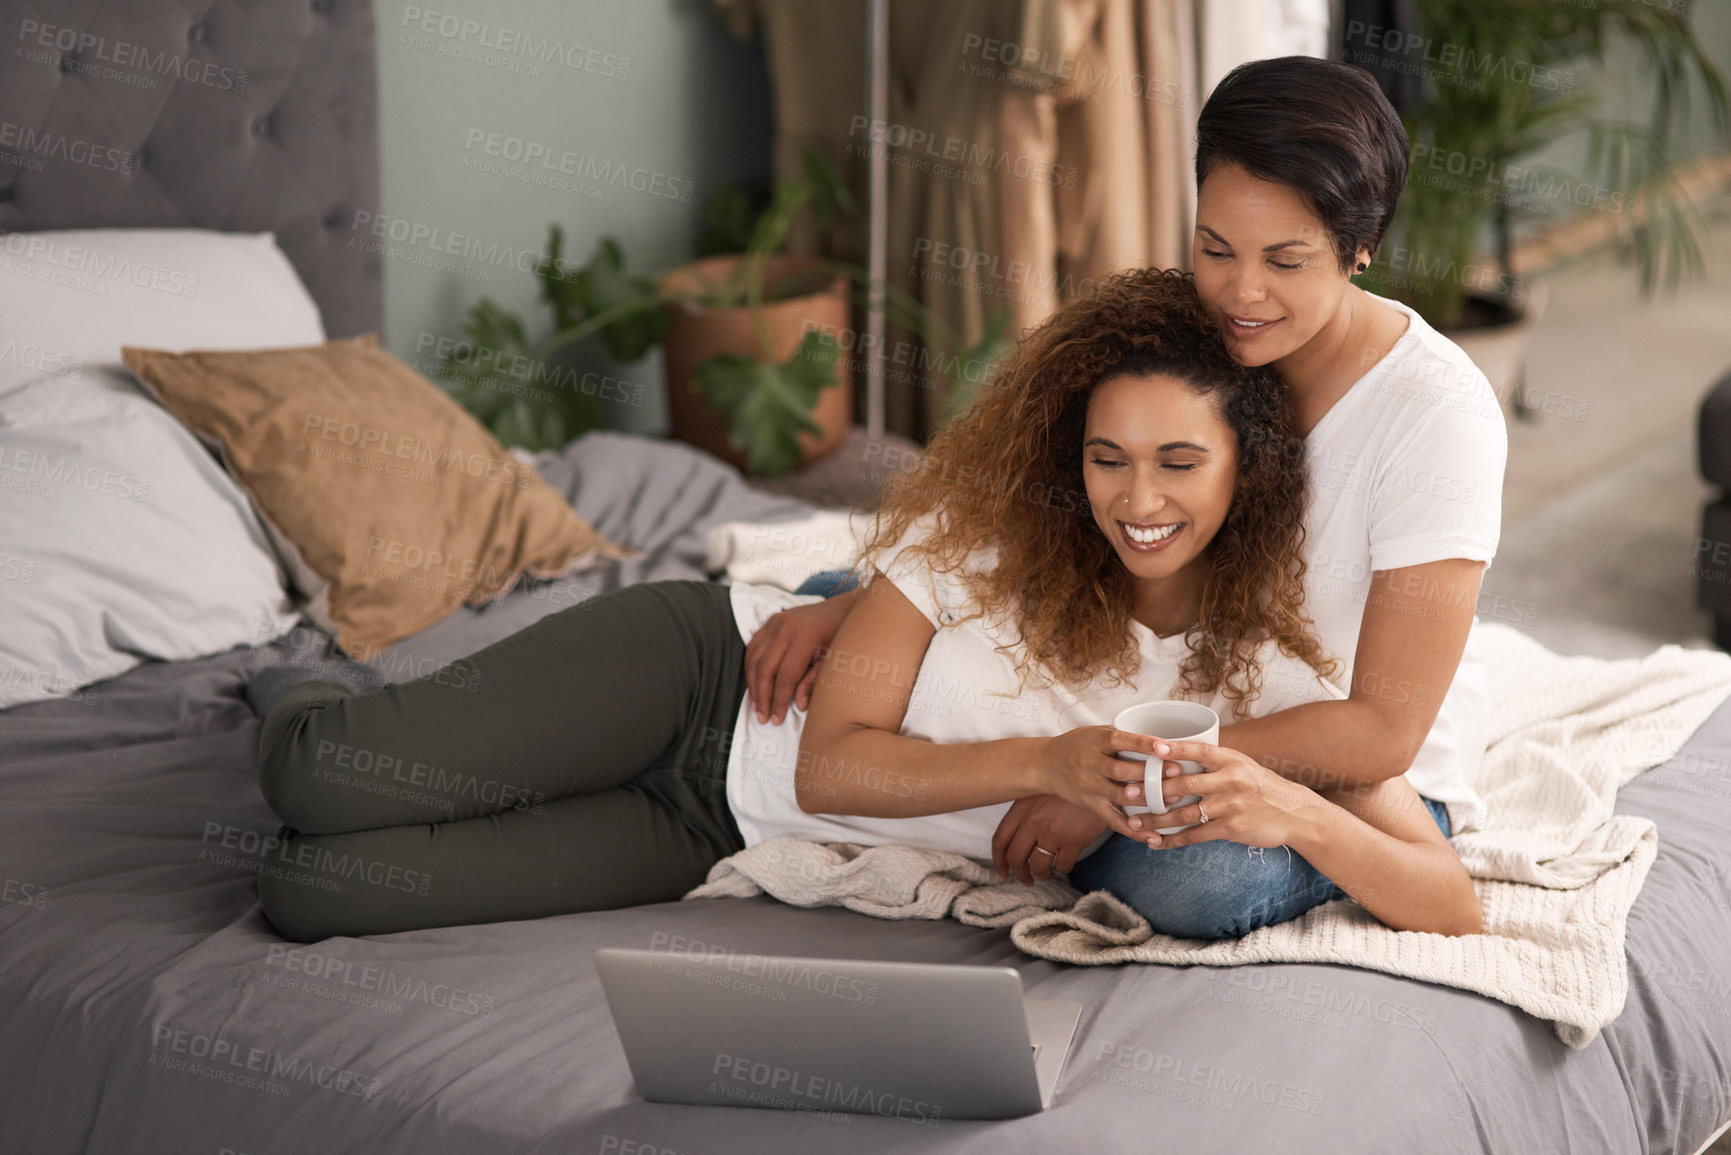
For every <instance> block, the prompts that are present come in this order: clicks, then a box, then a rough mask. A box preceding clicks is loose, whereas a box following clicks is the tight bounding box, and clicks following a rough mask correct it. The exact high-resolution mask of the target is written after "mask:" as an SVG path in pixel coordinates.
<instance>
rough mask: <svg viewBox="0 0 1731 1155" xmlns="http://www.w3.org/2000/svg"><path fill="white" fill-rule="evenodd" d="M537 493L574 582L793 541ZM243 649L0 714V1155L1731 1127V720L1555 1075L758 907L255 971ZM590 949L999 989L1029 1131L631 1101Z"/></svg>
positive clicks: (1439, 1037) (446, 634) (289, 956)
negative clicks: (890, 970)
mask: <svg viewBox="0 0 1731 1155" xmlns="http://www.w3.org/2000/svg"><path fill="white" fill-rule="evenodd" d="M687 458H691V459H692V460H687ZM546 470H547V472H548V474H549V475H550V476H552V477H553V478H554V479H555V481H556V483H558V484H560V485H561V487H562V488H564V487H566V486H567V484H570V485H575V484H576V483H577V481H578V480H579V479H581V481H582V485H581V486H579V487H578V488H577V490H576V491H575V492H576V496H577V502H578V506H579V508H581V509H583V510H584V512H585V513H587V514H589V515H590V516H591V517H593V518H594V519H595V520H596V522H597V524H599V525H601V527H602V528H603V529H605V530H608V531H610V532H615V533H619V534H620V536H621V537H624V538H627V539H630V540H634V541H635V542H636V543H637V544H649V543H650V541H651V539H655V540H656V546H655V550H654V552H653V553H652V555H651V556H650V557H649V558H646V559H645V560H644V561H643V562H642V563H640V564H639V566H638V568H637V569H636V570H633V571H627V572H626V573H625V574H621V575H612V576H611V577H608V578H604V579H600V580H605V581H613V580H621V579H624V578H630V579H633V580H635V579H639V578H645V577H651V576H692V575H693V573H694V572H695V568H696V564H697V561H698V559H699V558H700V555H701V544H700V541H699V542H698V543H696V544H695V545H694V543H693V540H692V538H693V535H694V534H697V533H698V531H699V529H700V527H701V526H703V525H706V524H709V523H710V522H712V521H714V520H717V519H720V520H726V519H729V516H730V514H729V511H730V510H749V512H747V513H746V514H745V515H746V516H764V517H779V516H782V515H792V514H797V513H798V512H800V510H799V508H798V507H797V506H792V505H790V504H789V503H779V504H778V503H776V502H774V501H767V500H766V499H762V498H760V497H759V496H758V495H755V494H752V493H750V492H749V491H746V490H744V489H742V488H741V487H740V486H739V485H738V482H737V479H736V478H731V477H730V476H729V475H728V471H726V470H725V469H723V468H722V467H719V466H713V465H712V463H710V462H708V461H707V460H704V459H700V458H696V457H695V455H691V454H685V453H684V451H674V452H669V451H668V447H662V446H653V445H648V444H647V443H637V442H633V441H632V440H631V439H623V438H603V439H600V440H596V439H593V438H592V439H588V440H587V441H586V442H583V443H579V444H578V445H576V446H573V447H571V448H570V449H569V450H568V451H567V452H566V454H564V455H563V456H562V457H561V458H560V460H558V461H556V462H552V463H549V464H548V465H547V466H546ZM562 471H568V472H562ZM569 491H570V490H568V492H569ZM760 503H762V504H760ZM627 530H630V531H631V532H626V531H627ZM644 530H653V531H654V532H651V533H649V534H648V535H647V536H644V535H643V533H642V532H641V531H644ZM586 580H587V581H590V582H594V581H597V580H598V577H596V576H592V577H591V578H589V579H586ZM581 588H582V587H579V588H578V589H576V590H573V591H570V592H571V593H572V594H575V593H576V592H579V591H580V589H581ZM565 596H566V595H559V596H558V598H557V599H555V598H554V597H551V596H540V597H537V596H535V594H534V591H532V590H527V591H526V590H519V591H517V592H515V593H513V594H512V595H510V597H509V598H508V599H506V601H504V602H501V603H499V604H497V605H495V606H493V607H489V608H488V609H486V610H483V611H480V612H478V613H475V612H469V611H465V612H464V613H463V614H460V615H458V616H457V618H455V619H453V620H452V621H450V622H447V623H445V624H444V625H442V626H441V627H438V628H436V629H435V630H433V631H430V632H429V633H428V634H427V635H424V636H423V637H421V638H418V639H414V640H412V641H411V643H409V644H407V645H406V646H405V647H402V648H401V649H400V650H399V651H396V653H398V654H399V656H401V657H402V659H403V661H402V663H401V664H402V666H403V668H404V669H407V668H408V667H409V666H411V665H413V664H415V663H420V662H424V661H430V660H445V659H446V658H449V657H455V656H458V654H459V653H461V652H465V647H466V648H467V649H471V650H472V649H473V648H476V647H477V646H479V645H481V644H485V643H486V642H488V641H491V640H493V639H494V638H496V637H500V636H503V635H504V634H507V633H509V632H511V631H512V630H514V629H516V628H520V627H521V626H522V625H524V624H527V622H528V621H531V620H533V619H534V618H535V617H537V616H540V614H542V613H544V612H550V610H551V609H557V608H560V605H562V604H565V603H564V601H563V598H564V597H565ZM529 603H533V604H529ZM281 648H282V647H281V646H280V645H279V646H278V647H277V650H278V651H279V654H278V655H277V656H280V650H281ZM271 656H272V655H268V654H266V653H265V652H264V650H240V651H235V652H232V653H229V654H225V655H221V656H218V657H214V658H209V659H205V660H201V661H195V662H178V663H171V664H149V665H146V666H143V667H140V668H139V669H137V670H135V671H133V672H131V673H130V674H127V675H126V676H124V677H121V678H118V679H115V680H114V681H112V682H110V683H108V684H106V685H104V686H102V687H100V688H98V689H97V690H96V692H94V693H92V694H89V695H87V696H84V697H83V698H81V699H80V700H71V701H61V702H54V703H44V704H37V705H31V706H25V707H19V708H15V709H13V710H10V711H6V712H0V1152H6V1153H8V1155H10V1153H12V1152H28V1153H31V1155H35V1153H43V1155H48V1153H57V1152H74V1151H89V1152H97V1153H109V1152H113V1153H126V1155H137V1153H145V1155H155V1153H158V1152H161V1153H169V1152H174V1153H181V1152H199V1153H210V1155H218V1153H220V1152H223V1151H230V1152H236V1153H244V1155H271V1153H290V1152H292V1153H295V1155H305V1153H308V1152H378V1153H386V1152H392V1153H394V1152H401V1153H404V1155H410V1153H412V1155H439V1153H477V1155H480V1153H486V1155H494V1153H499V1152H549V1153H551V1152H561V1153H563V1152H576V1151H591V1152H594V1151H599V1152H602V1153H607V1152H614V1153H618V1155H651V1153H655V1155H662V1153H666V1152H677V1153H680V1155H705V1153H720V1152H805V1151H815V1150H824V1151H835V1152H877V1151H883V1150H886V1149H894V1150H898V1151H901V1150H906V1151H945V1152H980V1153H990V1155H1005V1153H1009V1152H1050V1151H1060V1150H1063V1151H1088V1152H1117V1151H1125V1152H1129V1151H1138V1152H1140V1151H1151V1150H1153V1151H1198V1152H1214V1151H1222V1152H1226V1151H1230V1152H1240V1151H1253V1150H1266V1151H1279V1152H1283V1153H1284V1152H1329V1153H1331V1155H1333V1153H1337V1152H1343V1151H1345V1152H1354V1151H1364V1152H1391V1151H1424V1152H1432V1151H1435V1152H1469V1151H1487V1152H1488V1151H1495V1152H1510V1153H1519V1155H1536V1153H1543V1152H1576V1153H1580V1152H1619V1153H1620V1152H1664V1153H1678V1155H1687V1153H1689V1152H1693V1151H1695V1150H1696V1149H1697V1148H1698V1147H1699V1146H1700V1145H1701V1144H1702V1142H1703V1141H1704V1140H1705V1139H1706V1138H1707V1137H1708V1136H1709V1135H1710V1134H1712V1132H1713V1131H1714V1130H1715V1128H1716V1126H1717V1124H1718V1123H1720V1122H1721V1121H1723V1120H1724V1119H1726V1118H1728V1117H1731V1089H1728V1085H1731V999H1728V997H1727V996H1728V994H1731V897H1728V896H1731V839H1728V838H1727V837H1726V835H1725V829H1726V827H1727V825H1728V824H1731V710H1721V711H1719V713H1717V714H1716V715H1715V716H1714V717H1713V718H1712V719H1711V720H1710V721H1709V722H1708V723H1707V724H1706V725H1705V726H1703V727H1702V729H1701V730H1700V732H1698V733H1697V734H1696V735H1695V736H1694V737H1693V738H1692V739H1691V741H1690V742H1689V744H1688V746H1687V747H1686V748H1685V750H1684V752H1683V753H1682V754H1681V755H1679V757H1678V758H1676V759H1674V760H1673V761H1672V762H1671V763H1668V764H1667V765H1666V766H1665V767H1662V768H1659V769H1656V770H1654V771H1652V772H1650V773H1648V774H1646V775H1644V776H1643V777H1642V778H1640V779H1638V780H1637V781H1636V782H1635V783H1633V784H1632V785H1631V786H1629V787H1628V788H1627V789H1626V790H1624V791H1623V795H1622V797H1621V799H1620V802H1619V809H1620V810H1621V811H1623V812H1625V813H1632V814H1642V815H1647V816H1649V817H1651V818H1653V819H1654V820H1655V821H1656V822H1657V823H1658V825H1659V830H1660V835H1661V848H1660V852H1659V857H1658V860H1657V862H1656V863H1655V865H1654V867H1653V870H1652V873H1651V875H1650V877H1649V879H1648V881H1647V884H1646V887H1645V889H1644V891H1643V892H1642V894H1641V896H1640V899H1639V901H1638V902H1637V903H1636V905H1635V908H1634V911H1633V913H1632V915H1631V917H1630V920H1629V934H1628V955H1629V962H1630V969H1631V983H1630V991H1629V1001H1628V1006H1627V1008H1626V1009H1625V1010H1624V1012H1623V1014H1622V1016H1621V1017H1620V1018H1619V1019H1618V1020H1617V1021H1616V1023H1614V1024H1613V1025H1612V1026H1611V1028H1610V1029H1609V1030H1607V1031H1606V1032H1605V1033H1604V1034H1603V1035H1602V1036H1601V1037H1600V1038H1599V1039H1598V1040H1597V1041H1595V1042H1594V1043H1593V1044H1592V1045H1591V1046H1589V1047H1588V1048H1586V1049H1585V1050H1583V1051H1579V1052H1576V1051H1571V1050H1569V1049H1568V1048H1567V1047H1565V1046H1563V1045H1562V1044H1561V1043H1560V1042H1558V1040H1557V1039H1556V1037H1555V1035H1554V1034H1553V1033H1552V1031H1551V1028H1550V1027H1549V1026H1548V1025H1547V1024H1545V1023H1542V1022H1539V1021H1537V1020H1535V1019H1533V1018H1531V1017H1529V1016H1527V1015H1525V1014H1524V1013H1522V1012H1520V1011H1517V1010H1514V1009H1513V1008H1510V1007H1507V1006H1504V1005H1502V1004H1500V1003H1496V1002H1493V1001H1491V1000H1488V999H1484V998H1481V997H1479V996H1476V995H1472V994H1468V993H1465V992H1462V991H1457V990H1452V989H1449V988H1445V987H1438V986H1432V985H1428V984H1424V983H1418V982H1413V981H1410V980H1405V979H1399V978H1394V977H1392V976H1388V975H1383V974H1377V973H1373V972H1367V971H1359V970H1354V969H1351V968H1347V967H1332V966H1317V965H1267V966H1248V967H1239V968H1228V969H1217V968H1207V967H1195V968H1171V967H1157V966H1148V967H1139V966H1128V967H1111V968H1073V967H1064V966H1059V965H1056V964H1052V963H1048V962H1045V961H1040V960H1035V959H1031V958H1029V957H1027V956H1025V955H1023V954H1021V953H1020V952H1019V951H1017V950H1016V949H1015V948H1014V947H1013V946H1011V945H1010V943H1009V940H1008V936H1007V933H1006V932H1004V931H1002V930H978V929H971V928H968V927H964V926H961V925H959V924H956V923H951V922H936V923H930V922H908V923H888V922H883V921H879V920H875V919H871V918H868V917H866V916H863V915H858V914H854V913H852V912H848V911H842V910H835V909H826V910H799V909H795V908H791V907H787V906H783V905H781V904H779V903H776V902H774V901H772V900H769V899H766V898H759V899H727V900H720V901H707V902H689V903H667V904H661V905H656V906H647V907H638V908H633V909H627V910H619V911H611V912H604V913H595V914H585V915H573V916H568V917H562V918H552V919H544V920H540V921H535V922H521V923H507V924H499V925H493V926H483V927H464V928H453V929H446V930H437V931H427V932H421V933H414V934H402V935H394V936H387V937H382V938H375V939H335V940H330V941H328V942H325V943H321V944H316V945H314V946H311V947H306V948H291V947H290V946H289V944H286V943H284V942H282V940H280V939H278V938H277V937H276V936H275V935H274V934H273V933H272V932H271V930H270V928H269V926H268V925H267V924H266V923H265V922H264V920H263V918H262V917H261V915H260V913H259V906H258V901H257V898H256V894H255V889H254V875H255V873H256V872H257V871H258V870H259V869H265V868H274V864H273V863H272V862H271V860H270V857H269V854H268V851H267V850H266V849H265V848H264V847H265V844H264V840H265V839H267V838H268V837H269V836H270V835H271V834H272V833H273V832H274V831H275V829H276V823H275V821H274V820H273V819H272V817H271V815H270V813H269V811H268V810H267V809H266V807H265V805H264V803H263V801H262V800H261V799H260V797H259V794H258V789H257V786H256V783H255V778H254V748H255V742H256V739H257V725H258V724H257V721H256V719H255V718H253V716H252V715H251V713H250V711H249V710H248V709H247V707H246V706H245V704H244V703H243V702H242V701H241V699H240V697H239V693H240V687H241V684H242V680H243V676H244V671H245V670H247V669H248V668H250V667H252V666H255V665H257V664H259V663H261V662H263V661H265V660H267V658H270V657H271ZM387 658H388V655H387ZM393 676H395V675H393ZM404 676H410V675H408V674H404ZM349 884H357V885H359V884H370V883H358V882H353V883H345V885H349ZM603 946H634V947H645V948H652V949H661V950H666V951H669V952H674V953H677V952H680V951H688V952H704V953H707V952H712V951H717V950H720V951H734V952H740V953H748V952H754V953H777V954H790V955H809V956H816V957H842V958H879V959H902V960H913V961H925V962H943V963H967V964H988V965H1009V966H1014V967H1016V968H1017V969H1018V970H1019V971H1020V972H1021V975H1022V979H1023V983H1024V987H1025V989H1026V990H1027V992H1028V993H1029V994H1031V995H1034V996H1039V997H1046V998H1067V999H1075V1000H1077V1001H1079V1002H1081V1003H1082V1005H1083V1007H1084V1011H1083V1015H1082V1020H1081V1023H1080V1025H1079V1027H1078V1030H1077V1035H1076V1039H1075V1042H1074V1045H1073V1047H1072V1050H1071V1054H1070V1058H1069V1061H1068V1062H1067V1064H1066V1065H1065V1069H1064V1073H1063V1077H1062V1079H1061V1080H1060V1082H1059V1085H1058V1090H1057V1095H1056V1099H1055V1101H1054V1104H1053V1106H1052V1107H1051V1108H1050V1109H1049V1110H1047V1111H1046V1112H1044V1113H1043V1114H1040V1115H1037V1116H1032V1117H1029V1118H1025V1119H1020V1120H1012V1121H1004V1122H995V1123H986V1122H969V1121H961V1120H950V1119H942V1118H940V1119H938V1120H937V1121H936V1122H935V1124H933V1123H932V1122H930V1121H927V1122H917V1121H912V1120H910V1119H906V1118H876V1117H870V1116H863V1117H862V1116H848V1115H844V1116H832V1115H826V1114H794V1113H788V1112H781V1111H768V1110H758V1109H750V1108H726V1107H682V1106H671V1105H665V1104H655V1103H647V1102H644V1101H643V1100H642V1099H640V1098H639V1097H638V1096H637V1094H636V1093H635V1091H634V1090H633V1089H632V1085H631V1079H630V1074H629V1071H628V1070H627V1068H626V1065H625V1061H624V1057H623V1055H622V1054H621V1052H620V1050H619V1043H618V1039H617V1036H616V1035H615V1033H614V1030H613V1026H612V1023H611V1020H610V1018H609V1016H608V1013H607V1009H606V1005H605V1003H604V1002H603V1000H602V998H601V993H600V989H599V986H598V983H597V980H596V977H595V971H594V967H593V964H592V962H591V955H592V952H593V951H595V950H596V949H597V948H599V947H603Z"/></svg>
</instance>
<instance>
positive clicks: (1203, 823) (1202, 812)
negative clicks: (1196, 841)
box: [1196, 802, 1208, 826]
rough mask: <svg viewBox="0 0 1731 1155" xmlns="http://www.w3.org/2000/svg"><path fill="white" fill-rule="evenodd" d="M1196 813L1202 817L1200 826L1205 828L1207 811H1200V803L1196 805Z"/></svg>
mask: <svg viewBox="0 0 1731 1155" xmlns="http://www.w3.org/2000/svg"><path fill="white" fill-rule="evenodd" d="M1196 813H1198V814H1200V815H1202V825H1204V826H1207V825H1208V811H1206V810H1204V809H1202V803H1200V802H1198V803H1197V804H1196Z"/></svg>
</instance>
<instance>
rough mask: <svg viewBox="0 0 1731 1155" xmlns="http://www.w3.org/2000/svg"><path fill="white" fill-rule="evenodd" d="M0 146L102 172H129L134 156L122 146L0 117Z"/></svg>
mask: <svg viewBox="0 0 1731 1155" xmlns="http://www.w3.org/2000/svg"><path fill="white" fill-rule="evenodd" d="M0 148H10V149H16V150H17V151H18V152H20V153H26V154H29V157H30V159H37V158H41V157H47V158H49V159H50V160H64V161H70V162H71V163H73V164H81V165H87V166H89V167H90V168H95V169H101V170H103V171H104V172H118V173H122V174H127V173H130V172H132V166H133V163H134V162H135V161H136V160H137V158H136V157H135V156H134V155H133V154H132V153H130V152H127V151H126V150H125V149H119V148H109V147H107V146H106V145H101V144H96V143H94V142H92V141H88V140H79V139H77V138H76V137H70V136H67V135H65V134H64V133H58V132H42V131H39V130H37V129H34V128H30V127H28V126H26V125H22V124H13V123H12V122H11V121H10V120H0ZM31 167H32V168H34V166H31Z"/></svg>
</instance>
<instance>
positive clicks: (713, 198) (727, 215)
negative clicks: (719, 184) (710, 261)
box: [697, 185, 769, 257]
mask: <svg viewBox="0 0 1731 1155" xmlns="http://www.w3.org/2000/svg"><path fill="white" fill-rule="evenodd" d="M768 203H769V197H768V195H767V194H763V195H756V196H754V195H753V194H752V193H751V192H749V191H747V190H746V189H745V188H744V187H742V186H740V185H727V186H725V187H723V188H719V189H717V190H716V191H715V192H714V193H712V194H710V197H709V200H708V201H706V202H705V203H704V206H703V215H702V216H701V217H699V218H698V226H697V255H698V256H700V257H714V256H719V255H721V254H723V253H742V252H744V251H745V246H746V245H748V244H750V243H751V230H752V225H753V222H755V221H756V219H757V215H758V214H759V213H760V212H762V211H763V210H764V208H765V206H767V205H768Z"/></svg>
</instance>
